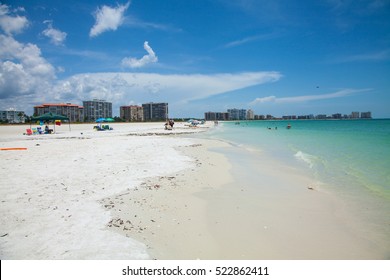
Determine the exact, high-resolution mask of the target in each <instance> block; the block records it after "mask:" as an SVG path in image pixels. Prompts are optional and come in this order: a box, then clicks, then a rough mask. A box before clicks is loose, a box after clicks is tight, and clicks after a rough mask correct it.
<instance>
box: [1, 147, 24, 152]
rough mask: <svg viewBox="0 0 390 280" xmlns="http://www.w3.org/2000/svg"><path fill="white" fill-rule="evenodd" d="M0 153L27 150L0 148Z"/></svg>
mask: <svg viewBox="0 0 390 280" xmlns="http://www.w3.org/2000/svg"><path fill="white" fill-rule="evenodd" d="M0 150H1V151H22V150H27V148H0Z"/></svg>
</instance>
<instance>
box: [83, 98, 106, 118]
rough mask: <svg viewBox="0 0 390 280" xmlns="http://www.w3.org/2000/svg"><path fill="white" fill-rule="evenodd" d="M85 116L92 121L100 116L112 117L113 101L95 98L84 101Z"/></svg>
mask: <svg viewBox="0 0 390 280" xmlns="http://www.w3.org/2000/svg"><path fill="white" fill-rule="evenodd" d="M83 106H84V118H85V120H86V121H88V122H91V121H95V120H97V119H99V118H112V103H111V102H107V101H105V100H98V99H93V100H92V101H83Z"/></svg>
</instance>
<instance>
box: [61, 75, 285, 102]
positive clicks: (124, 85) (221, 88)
mask: <svg viewBox="0 0 390 280" xmlns="http://www.w3.org/2000/svg"><path fill="white" fill-rule="evenodd" d="M280 78H281V75H280V74H279V73H278V72H247V73H237V74H231V73H221V74H214V75H201V74H192V75H178V74H176V75H162V74H156V73H93V74H92V73H91V74H79V75H75V76H72V77H70V78H68V79H66V80H62V81H59V82H58V84H57V85H56V87H55V88H54V90H53V92H54V93H55V94H56V95H58V96H63V95H64V94H68V95H69V98H72V100H86V99H91V98H98V99H106V100H110V101H111V102H113V105H114V107H119V106H121V105H123V104H129V102H130V101H136V102H138V103H142V102H149V101H151V100H152V101H155V102H159V101H160V102H169V103H170V105H172V106H173V108H175V107H174V106H175V105H174V104H183V102H188V101H191V100H197V99H204V98H207V97H210V96H214V95H218V94H222V93H227V92H231V91H234V90H238V89H242V88H246V87H249V86H254V85H259V84H264V83H269V82H275V81H277V80H279V79H280ZM181 106H182V105H181Z"/></svg>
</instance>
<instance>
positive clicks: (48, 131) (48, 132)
mask: <svg viewBox="0 0 390 280" xmlns="http://www.w3.org/2000/svg"><path fill="white" fill-rule="evenodd" d="M52 132H53V129H49V126H48V125H47V124H46V126H45V134H51V133H52Z"/></svg>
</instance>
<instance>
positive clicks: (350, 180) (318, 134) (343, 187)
mask: <svg viewBox="0 0 390 280" xmlns="http://www.w3.org/2000/svg"><path fill="white" fill-rule="evenodd" d="M288 124H290V125H291V129H287V128H286V127H287V125H288ZM208 134H209V137H211V138H217V139H221V140H224V141H228V142H230V143H232V144H234V145H237V146H240V147H243V148H248V149H254V150H259V151H261V153H259V156H261V155H263V156H265V157H266V158H267V157H272V158H273V159H276V160H279V161H281V162H283V164H287V165H294V166H295V167H298V168H302V170H303V171H304V172H306V173H307V174H308V176H311V177H313V178H314V179H316V180H318V181H319V182H322V183H324V185H325V186H326V187H327V188H330V189H331V190H332V191H336V192H341V193H343V194H345V195H348V194H354V195H356V194H357V195H359V196H361V197H364V196H366V197H367V196H370V197H372V198H378V199H379V200H380V201H381V202H383V203H385V204H386V203H387V202H389V203H390V119H372V120H371V119H370V120H368V119H367V120H293V121H240V124H236V122H223V123H220V124H219V125H218V126H217V127H216V128H215V129H213V130H211V131H210V132H209V133H208Z"/></svg>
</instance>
